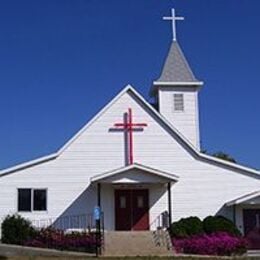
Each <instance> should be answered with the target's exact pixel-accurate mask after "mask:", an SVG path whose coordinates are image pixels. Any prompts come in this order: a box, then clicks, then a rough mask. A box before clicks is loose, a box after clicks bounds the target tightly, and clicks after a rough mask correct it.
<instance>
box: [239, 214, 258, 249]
mask: <svg viewBox="0 0 260 260" xmlns="http://www.w3.org/2000/svg"><path fill="white" fill-rule="evenodd" d="M243 219H244V233H245V237H246V238H247V240H248V248H249V249H260V209H244V210H243Z"/></svg>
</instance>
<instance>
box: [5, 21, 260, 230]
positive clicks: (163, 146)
mask: <svg viewBox="0 0 260 260" xmlns="http://www.w3.org/2000/svg"><path fill="white" fill-rule="evenodd" d="M172 19H173V21H175V17H173V18H172ZM202 85H203V83H202V82H201V81H198V80H197V79H196V78H195V76H194V74H193V73H192V70H191V69H190V67H189V65H188V62H187V60H186V59H185V57H184V55H183V52H182V51H181V48H180V46H179V44H178V42H177V41H176V38H174V39H173V41H172V43H171V46H170V49H169V53H168V56H167V58H166V61H165V64H164V67H163V69H162V73H161V76H160V78H159V79H158V80H156V81H155V82H153V86H152V88H151V91H150V93H151V95H152V96H154V97H155V100H156V101H157V104H158V108H154V106H151V105H150V104H149V103H148V102H147V101H146V100H145V99H144V98H143V97H142V96H141V95H140V94H139V93H138V92H137V91H136V90H135V89H134V88H133V87H132V86H129V85H128V86H126V87H125V88H124V89H123V90H122V91H121V92H120V93H119V94H118V95H117V96H116V97H114V98H113V100H111V101H110V102H109V103H108V104H107V105H105V107H104V108H103V109H101V111H100V112H99V113H98V114H97V115H96V116H95V117H94V118H93V119H92V120H91V121H90V122H88V123H87V124H86V125H85V126H84V127H83V128H82V129H81V130H80V131H79V132H78V133H77V134H76V135H75V136H73V137H72V138H71V140H69V142H68V143H66V144H65V145H64V146H63V147H62V148H61V149H59V150H58V151H57V152H55V153H53V154H51V155H48V156H46V157H43V158H39V159H37V160H34V161H30V162H27V163H23V164H21V165H18V166H15V167H12V168H9V169H6V170H3V171H1V175H0V177H1V178H0V217H1V219H3V218H4V217H5V216H6V215H7V214H13V213H19V214H20V215H22V216H24V217H26V218H28V219H30V220H32V221H33V222H34V223H36V222H38V223H43V222H44V221H48V220H51V221H58V220H59V219H61V220H63V219H65V218H67V217H68V218H69V217H71V216H75V217H78V218H77V221H78V222H80V221H82V220H81V219H80V216H86V215H88V214H90V215H92V214H93V213H92V212H93V209H94V207H95V206H97V205H98V206H100V207H101V210H102V212H103V213H104V228H105V230H149V229H150V230H154V229H156V228H157V227H158V226H161V225H162V224H163V223H162V216H167V214H166V215H165V212H167V213H168V217H169V219H170V221H176V220H179V219H180V218H183V217H188V216H198V217H199V218H201V219H203V218H204V217H206V216H208V215H223V216H225V217H227V218H229V219H231V220H232V221H234V222H235V223H236V225H237V227H238V228H239V229H240V230H241V231H242V232H248V230H250V229H252V228H254V227H255V226H256V225H259V222H260V172H259V171H257V170H254V169H251V168H248V167H245V166H242V165H239V164H235V163H231V162H227V161H223V160H221V159H217V158H215V157H211V156H209V155H206V154H203V153H201V152H200V133H199V132H200V131H199V129H200V127H199V106H198V94H199V91H200V90H201V86H202ZM60 225H63V224H62V221H61V223H60Z"/></svg>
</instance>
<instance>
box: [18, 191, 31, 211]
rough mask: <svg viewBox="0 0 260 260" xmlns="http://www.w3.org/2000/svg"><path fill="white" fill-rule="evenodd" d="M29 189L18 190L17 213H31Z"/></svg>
mask: <svg viewBox="0 0 260 260" xmlns="http://www.w3.org/2000/svg"><path fill="white" fill-rule="evenodd" d="M31 197H32V195H31V189H19V190H18V211H31Z"/></svg>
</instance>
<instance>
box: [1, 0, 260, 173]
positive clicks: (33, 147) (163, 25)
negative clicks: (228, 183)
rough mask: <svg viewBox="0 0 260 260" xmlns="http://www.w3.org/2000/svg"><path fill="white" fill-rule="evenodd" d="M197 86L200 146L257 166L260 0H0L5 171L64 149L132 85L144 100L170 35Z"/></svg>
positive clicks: (2, 164)
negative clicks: (174, 19)
mask: <svg viewBox="0 0 260 260" xmlns="http://www.w3.org/2000/svg"><path fill="white" fill-rule="evenodd" d="M172 7H175V8H176V9H177V14H180V15H182V16H185V21H184V22H179V23H178V41H179V43H180V45H181V46H182V49H183V51H184V53H185V55H186V57H187V59H188V60H189V63H190V65H191V67H192V69H193V71H194V73H195V75H196V77H197V78H198V79H200V80H202V81H204V82H205V85H204V87H203V89H202V91H201V93H200V123H201V140H202V148H203V149H206V150H208V151H209V152H215V151H224V152H227V153H229V154H231V155H232V156H233V157H235V158H236V159H237V160H238V161H239V162H240V163H242V164H244V165H248V166H252V167H254V168H258V169H260V160H259V153H260V141H259V140H260V122H259V115H260V102H259V96H260V77H259V72H260V49H259V46H260V34H259V25H260V16H259V9H260V1H257V0H251V1H248V0H239V1H237V0H200V1H190V0H176V1H173V0H171V1H170V0H163V1H162V0H109V1H107V0H84V1H83V0H78V1H73V0H70V1H68V0H63V1H60V0H41V1H40V0H39V1H34V0H31V1H28V0H23V1H20V0H3V1H0V89H1V94H0V119H1V125H0V168H5V167H8V166H11V165H15V164H17V163H20V162H24V161H27V160H30V159H34V158H37V157H39V156H43V155H46V154H49V153H52V152H55V151H56V150H57V149H58V148H60V147H61V146H62V145H63V144H64V143H65V142H66V141H67V140H68V139H69V138H70V137H72V136H73V134H75V133H76V132H77V131H78V130H79V129H80V128H81V127H82V126H83V125H84V124H85V123H86V122H87V121H88V120H89V119H90V118H91V117H92V116H94V115H95V114H96V113H97V112H98V111H99V110H100V109H101V108H102V107H103V106H104V105H105V104H106V103H107V102H108V101H110V100H111V99H112V98H113V97H114V95H115V94H117V93H118V92H119V91H120V90H121V89H122V88H123V87H124V86H125V85H126V84H128V83H130V84H132V85H133V86H134V87H135V88H136V89H137V90H138V91H139V92H141V93H142V94H143V95H144V96H145V97H146V98H147V99H148V100H149V96H148V91H149V88H150V86H151V83H152V81H153V80H155V79H156V78H158V76H159V74H160V71H161V68H162V65H163V62H164V58H165V55H166V54H167V51H168V48H169V44H170V41H171V27H170V23H169V22H166V21H163V20H162V16H164V15H169V14H170V8H172Z"/></svg>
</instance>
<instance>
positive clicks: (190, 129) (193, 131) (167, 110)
mask: <svg viewBox="0 0 260 260" xmlns="http://www.w3.org/2000/svg"><path fill="white" fill-rule="evenodd" d="M174 94H183V98H184V111H175V110H174ZM159 111H160V113H161V114H162V115H163V116H164V117H165V118H166V119H167V120H168V121H169V122H171V123H172V125H173V126H174V127H175V128H176V129H177V130H178V131H179V132H180V133H182V134H183V135H184V136H185V137H186V138H187V139H188V140H189V141H190V142H191V143H192V144H193V145H194V146H195V147H196V148H197V149H198V150H199V149H200V134H199V109H198V88H191V87H172V88H171V87H168V88H159Z"/></svg>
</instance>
